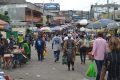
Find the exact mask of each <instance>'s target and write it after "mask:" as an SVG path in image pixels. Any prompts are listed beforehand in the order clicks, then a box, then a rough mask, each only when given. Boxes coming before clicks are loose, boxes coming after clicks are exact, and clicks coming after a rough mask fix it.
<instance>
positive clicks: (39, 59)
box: [37, 50, 44, 61]
mask: <svg viewBox="0 0 120 80" xmlns="http://www.w3.org/2000/svg"><path fill="white" fill-rule="evenodd" d="M37 53H38V61H43V59H44V57H43V50H37Z"/></svg>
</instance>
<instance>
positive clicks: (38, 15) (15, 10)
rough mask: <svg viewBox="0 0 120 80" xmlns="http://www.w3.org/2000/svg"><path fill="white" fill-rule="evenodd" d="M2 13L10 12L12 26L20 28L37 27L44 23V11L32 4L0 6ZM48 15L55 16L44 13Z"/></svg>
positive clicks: (47, 12)
mask: <svg viewBox="0 0 120 80" xmlns="http://www.w3.org/2000/svg"><path fill="white" fill-rule="evenodd" d="M0 10H1V13H4V12H5V11H7V12H8V16H9V17H10V19H11V24H12V25H15V26H19V27H24V26H35V25H34V24H35V23H42V21H43V17H42V15H43V9H42V8H40V7H39V6H36V5H35V4H32V3H28V2H26V3H21V4H20V3H19V4H5V5H1V6H0ZM44 13H45V14H46V15H54V14H53V13H50V12H49V11H44Z"/></svg>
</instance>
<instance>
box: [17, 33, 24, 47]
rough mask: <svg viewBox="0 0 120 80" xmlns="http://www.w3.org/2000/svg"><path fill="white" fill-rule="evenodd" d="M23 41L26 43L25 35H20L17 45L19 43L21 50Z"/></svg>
mask: <svg viewBox="0 0 120 80" xmlns="http://www.w3.org/2000/svg"><path fill="white" fill-rule="evenodd" d="M23 41H24V37H23V34H19V35H18V38H17V43H18V46H19V49H21V48H22V45H23Z"/></svg>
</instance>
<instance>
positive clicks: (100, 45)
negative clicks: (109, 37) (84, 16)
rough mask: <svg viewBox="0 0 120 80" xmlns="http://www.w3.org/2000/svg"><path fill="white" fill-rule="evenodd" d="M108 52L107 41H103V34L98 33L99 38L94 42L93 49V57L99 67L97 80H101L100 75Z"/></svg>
mask: <svg viewBox="0 0 120 80" xmlns="http://www.w3.org/2000/svg"><path fill="white" fill-rule="evenodd" d="M106 52H107V41H106V40H105V39H103V33H102V32H98V37H97V39H95V40H94V42H93V49H92V55H93V56H94V59H95V63H96V65H97V77H96V80H100V73H101V69H102V65H103V61H104V56H105V53H106Z"/></svg>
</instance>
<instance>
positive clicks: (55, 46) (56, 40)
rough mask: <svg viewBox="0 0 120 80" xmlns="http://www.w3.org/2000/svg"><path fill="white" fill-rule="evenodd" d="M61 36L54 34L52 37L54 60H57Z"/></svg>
mask: <svg viewBox="0 0 120 80" xmlns="http://www.w3.org/2000/svg"><path fill="white" fill-rule="evenodd" d="M61 44H62V38H61V37H60V36H58V34H56V36H54V37H53V39H52V49H53V51H54V57H55V62H56V61H59V56H60V49H61V47H62V46H61Z"/></svg>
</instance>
